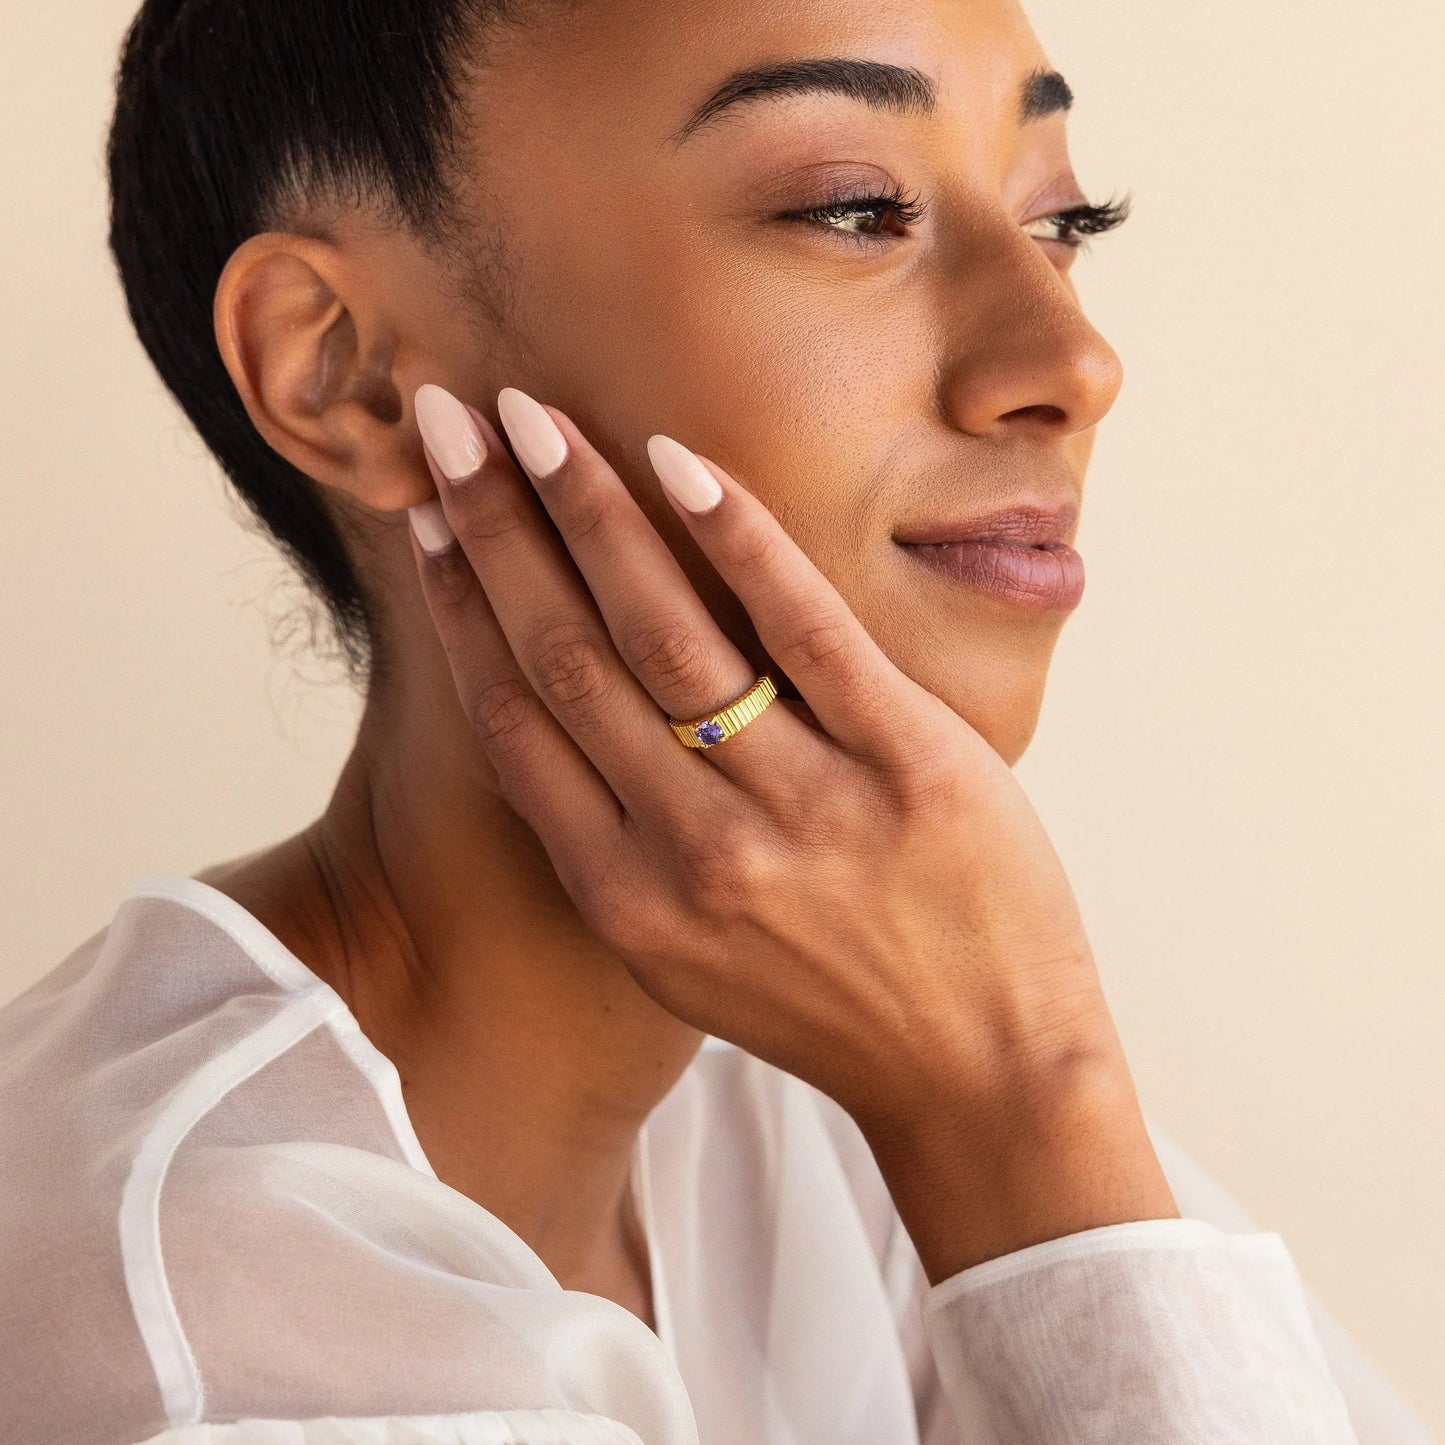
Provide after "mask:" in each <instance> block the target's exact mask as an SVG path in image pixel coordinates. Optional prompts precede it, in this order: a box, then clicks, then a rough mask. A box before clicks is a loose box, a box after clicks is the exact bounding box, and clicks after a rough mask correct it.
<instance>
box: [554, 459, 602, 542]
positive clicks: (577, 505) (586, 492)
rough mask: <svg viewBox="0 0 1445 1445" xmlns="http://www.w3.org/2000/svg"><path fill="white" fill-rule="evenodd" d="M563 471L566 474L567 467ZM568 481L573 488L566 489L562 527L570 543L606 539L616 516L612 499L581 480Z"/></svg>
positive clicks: (571, 479)
mask: <svg viewBox="0 0 1445 1445" xmlns="http://www.w3.org/2000/svg"><path fill="white" fill-rule="evenodd" d="M561 470H562V471H563V472H565V471H566V470H567V468H566V466H565V465H564V466H563V467H562V469H561ZM554 475H555V474H554ZM549 480H551V479H550V478H549ZM568 481H569V482H570V483H571V486H570V488H566V487H564V490H565V493H566V508H567V510H566V513H565V515H564V517H563V527H562V530H563V532H565V533H566V536H567V540H568V542H569V543H571V542H588V541H595V540H598V539H601V538H604V537H605V536H606V535H607V529H608V527H609V526H610V525H611V522H612V519H613V516H614V511H613V508H612V506H611V501H610V498H608V497H607V496H606V495H604V494H603V493H601V492H599V491H598V489H597V488H595V487H588V486H585V485H584V484H583V483H582V481H581V479H580V478H569V479H568Z"/></svg>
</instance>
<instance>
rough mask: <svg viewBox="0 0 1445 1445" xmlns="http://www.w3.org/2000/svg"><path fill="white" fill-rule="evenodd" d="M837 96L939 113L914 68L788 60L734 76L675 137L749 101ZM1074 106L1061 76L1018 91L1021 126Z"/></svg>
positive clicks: (1040, 74) (1043, 73)
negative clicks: (771, 98)
mask: <svg viewBox="0 0 1445 1445" xmlns="http://www.w3.org/2000/svg"><path fill="white" fill-rule="evenodd" d="M810 93H811V94H817V93H832V94H836V95H845V96H847V97H849V98H850V99H852V100H857V101H861V102H862V103H863V104H864V105H867V106H871V107H872V108H873V109H874V110H893V111H897V112H899V113H900V114H903V115H924V116H927V115H932V114H933V112H934V111H935V110H936V109H937V108H938V85H937V83H936V82H935V81H934V80H933V78H932V77H931V76H929V75H926V74H925V73H924V72H923V71H921V70H915V69H914V68H913V67H912V66H902V65H889V64H887V63H885V62H884V61H881V60H862V59H858V58H855V57H851V56H843V57H836V58H834V57H822V58H819V59H815V60H784V61H776V62H772V63H769V64H765V65H756V66H750V67H749V68H748V69H746V70H737V71H734V72H733V73H732V74H731V75H730V76H728V78H727V79H726V80H724V81H723V83H722V84H721V85H719V86H718V87H717V89H716V90H714V91H713V92H712V94H711V95H709V96H708V97H707V99H706V100H704V101H703V102H702V103H701V104H700V105H699V106H697V108H696V109H695V110H694V111H693V112H692V114H691V115H690V116H689V117H688V118H687V120H686V121H685V122H684V123H683V125H682V126H681V128H680V129H679V130H678V131H676V132H675V134H674V135H673V137H672V139H673V141H674V143H675V144H678V145H680V144H681V143H682V142H683V141H685V140H687V139H688V137H689V136H691V135H692V134H693V133H694V132H696V131H698V130H700V129H701V128H702V127H703V126H705V125H707V124H708V123H709V122H710V121H712V120H715V119H716V118H717V117H718V116H719V115H721V114H722V113H723V111H725V110H728V109H731V108H732V107H734V106H738V105H743V104H746V103H748V102H750V101H756V100H763V99H765V98H767V97H770V96H778V95H804V94H810ZM1073 103H1074V94H1073V92H1072V91H1071V90H1070V89H1069V85H1068V82H1067V81H1066V80H1065V79H1064V77H1063V76H1062V75H1060V74H1059V72H1058V71H1057V70H1050V69H1048V67H1047V66H1040V67H1039V68H1038V69H1036V70H1034V71H1032V72H1031V73H1030V74H1028V75H1027V76H1025V77H1024V80H1023V84H1022V85H1021V86H1020V87H1019V95H1018V110H1017V115H1018V122H1019V124H1020V125H1027V124H1028V123H1029V122H1030V121H1033V120H1039V119H1041V118H1042V117H1043V116H1046V115H1053V114H1055V113H1056V112H1058V111H1067V110H1068V109H1069V107H1070V106H1071V105H1073Z"/></svg>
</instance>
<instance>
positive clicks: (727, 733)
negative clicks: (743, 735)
mask: <svg viewBox="0 0 1445 1445" xmlns="http://www.w3.org/2000/svg"><path fill="white" fill-rule="evenodd" d="M777 695H778V686H777V684H776V683H775V682H774V681H773V679H772V677H771V676H770V675H769V674H768V673H766V672H765V673H763V675H762V676H761V677H760V678H758V680H757V681H756V682H755V683H754V684H753V685H752V686H751V687H750V688H749V689H748V690H747V691H746V692H745V693H744V694H743V695H742V696H741V697H739V698H734V699H733V701H732V702H730V703H728V704H727V705H726V706H725V707H721V708H719V709H718V710H717V711H716V712H710V713H707V714H706V715H704V716H703V717H697V718H693V720H692V721H691V722H679V721H678V720H677V719H676V718H675V717H670V718H668V720H667V721H668V723H669V724H670V725H671V727H672V730H673V732H675V733H676V734H677V737H678V741H679V742H681V743H682V744H683V746H684V747H689V748H711V747H715V746H716V745H717V744H718V743H720V742H722V740H723V739H724V738H730V737H732V735H733V734H734V733H736V732H741V731H742V730H743V728H745V727H747V725H748V724H749V723H750V722H752V720H753V719H754V718H755V717H757V715H758V714H759V713H760V712H762V711H763V709H764V708H766V707H767V705H768V704H769V703H770V702H772V700H773V699H774V698H775V697H777Z"/></svg>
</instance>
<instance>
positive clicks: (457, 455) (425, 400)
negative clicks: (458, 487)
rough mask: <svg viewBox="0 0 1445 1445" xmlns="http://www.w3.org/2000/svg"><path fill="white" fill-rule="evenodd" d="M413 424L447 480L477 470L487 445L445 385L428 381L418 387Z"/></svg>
mask: <svg viewBox="0 0 1445 1445" xmlns="http://www.w3.org/2000/svg"><path fill="white" fill-rule="evenodd" d="M414 405H415V408H416V424H417V427H418V429H419V430H420V432H421V439H422V440H423V441H424V442H425V443H426V449H427V450H428V451H429V452H430V453H431V455H432V460H433V461H434V462H435V463H436V464H437V466H438V467H440V468H441V471H442V475H443V476H445V477H446V479H447V480H448V481H449V482H457V481H460V480H461V479H462V478H463V477H469V476H471V474H472V473H473V472H475V471H477V470H478V469H479V468H480V467H481V465H482V463H483V462H484V461H486V459H487V445H486V443H485V442H484V441H483V440H482V436H481V433H480V432H479V431H478V430H477V424H476V423H475V422H474V421H473V420H472V418H471V416H470V414H469V413H468V412H467V409H466V407H464V406H463V405H462V404H461V402H459V401H458V400H457V399H456V397H454V396H453V395H452V394H451V392H449V391H448V390H447V389H446V388H445V387H442V386H434V385H433V384H432V383H431V382H427V384H426V385H425V386H420V387H418V388H417V392H416V399H415V402H414Z"/></svg>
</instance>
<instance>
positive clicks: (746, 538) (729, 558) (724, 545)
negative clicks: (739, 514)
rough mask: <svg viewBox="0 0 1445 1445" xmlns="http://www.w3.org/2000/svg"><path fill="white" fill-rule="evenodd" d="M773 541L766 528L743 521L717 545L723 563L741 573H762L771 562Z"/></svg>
mask: <svg viewBox="0 0 1445 1445" xmlns="http://www.w3.org/2000/svg"><path fill="white" fill-rule="evenodd" d="M775 546H776V542H775V539H774V538H773V536H772V535H771V534H770V533H769V532H768V531H767V529H766V528H764V527H760V526H758V525H757V523H755V522H753V521H750V520H749V521H743V522H741V523H740V524H739V525H738V526H737V527H736V528H734V529H733V530H732V531H731V532H730V533H729V534H728V535H727V536H726V537H725V538H723V539H722V540H721V542H720V543H719V551H720V552H721V554H722V558H723V560H724V562H725V563H726V564H727V565H729V566H731V567H735V568H737V569H738V570H740V571H743V572H753V571H764V570H766V569H767V566H768V563H769V562H770V561H771V560H772V557H773V549H774V547H775Z"/></svg>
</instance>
